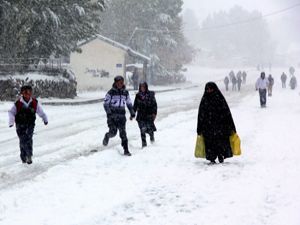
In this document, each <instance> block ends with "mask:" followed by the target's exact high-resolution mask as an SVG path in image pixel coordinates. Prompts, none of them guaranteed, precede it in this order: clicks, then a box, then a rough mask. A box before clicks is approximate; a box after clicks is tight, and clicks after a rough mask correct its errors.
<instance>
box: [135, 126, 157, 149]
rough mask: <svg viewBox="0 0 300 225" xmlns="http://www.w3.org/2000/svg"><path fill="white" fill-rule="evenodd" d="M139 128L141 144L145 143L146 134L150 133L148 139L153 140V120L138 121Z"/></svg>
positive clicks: (154, 129)
mask: <svg viewBox="0 0 300 225" xmlns="http://www.w3.org/2000/svg"><path fill="white" fill-rule="evenodd" d="M138 124H139V128H140V131H141V138H142V143H143V145H147V140H146V134H149V135H150V139H151V140H152V141H153V140H154V131H156V128H155V126H154V123H153V121H138Z"/></svg>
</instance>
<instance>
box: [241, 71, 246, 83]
mask: <svg viewBox="0 0 300 225" xmlns="http://www.w3.org/2000/svg"><path fill="white" fill-rule="evenodd" d="M242 77H243V84H246V83H247V73H246V71H244V72H243V74H242Z"/></svg>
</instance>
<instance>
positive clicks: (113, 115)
mask: <svg viewBox="0 0 300 225" xmlns="http://www.w3.org/2000/svg"><path fill="white" fill-rule="evenodd" d="M126 105H127V108H128V110H129V112H130V120H132V119H134V118H135V113H134V110H133V105H132V102H131V99H130V96H129V92H128V91H127V90H126V87H125V84H124V78H123V77H122V76H117V77H115V79H114V84H113V87H112V89H110V91H109V92H108V93H107V94H106V96H105V99H104V109H105V111H106V114H107V125H108V128H109V131H108V132H107V133H106V134H105V137H104V139H103V145H104V146H107V145H108V142H109V139H110V138H113V137H115V136H116V135H117V132H118V130H119V135H120V138H121V140H122V147H123V149H124V155H125V156H131V153H130V152H129V149H128V139H127V133H126V110H125V106H126Z"/></svg>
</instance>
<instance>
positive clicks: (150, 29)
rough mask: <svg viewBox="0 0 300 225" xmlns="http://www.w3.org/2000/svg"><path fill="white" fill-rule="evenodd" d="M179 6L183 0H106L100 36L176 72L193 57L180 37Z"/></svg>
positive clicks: (181, 34)
mask: <svg viewBox="0 0 300 225" xmlns="http://www.w3.org/2000/svg"><path fill="white" fill-rule="evenodd" d="M182 5H183V1H182V0H152V1H148V0H108V2H107V10H106V12H105V13H104V14H103V19H102V20H103V23H102V26H101V28H102V30H101V33H102V34H104V35H106V36H108V37H111V38H112V39H114V40H116V41H119V42H121V43H123V44H127V45H130V46H131V47H132V48H134V49H136V50H138V51H141V52H143V53H144V54H147V55H151V56H152V57H153V58H155V59H156V61H157V62H160V63H161V64H162V65H163V67H165V68H167V69H168V70H170V71H179V70H180V69H181V65H182V64H183V63H186V62H188V61H190V59H191V55H192V49H191V47H189V46H188V45H187V43H186V40H185V38H184V36H183V31H182V19H181V18H180V13H181V11H182ZM136 28H138V29H137V30H135V29H136ZM134 31H135V32H134ZM188 50H190V51H188ZM183 53H184V54H183Z"/></svg>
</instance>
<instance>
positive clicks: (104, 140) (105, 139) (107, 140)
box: [102, 134, 109, 146]
mask: <svg viewBox="0 0 300 225" xmlns="http://www.w3.org/2000/svg"><path fill="white" fill-rule="evenodd" d="M108 142H109V138H108V136H107V134H106V135H105V137H104V139H103V142H102V143H103V146H107V145H108Z"/></svg>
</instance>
